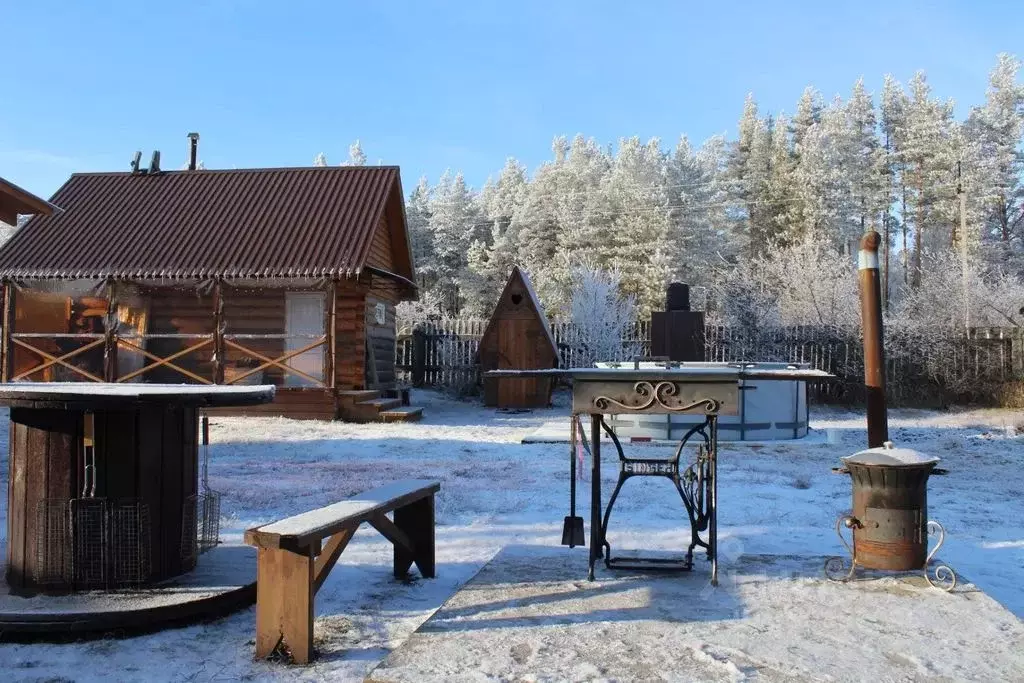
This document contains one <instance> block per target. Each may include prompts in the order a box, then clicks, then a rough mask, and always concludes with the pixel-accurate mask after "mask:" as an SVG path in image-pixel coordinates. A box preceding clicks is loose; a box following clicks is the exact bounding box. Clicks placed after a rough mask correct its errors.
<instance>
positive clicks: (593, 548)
mask: <svg viewBox="0 0 1024 683" xmlns="http://www.w3.org/2000/svg"><path fill="white" fill-rule="evenodd" d="M602 430H604V432H605V433H606V434H607V435H608V436H609V438H610V439H611V441H612V443H613V444H614V445H615V449H616V451H617V452H618V456H619V480H618V482H617V483H616V485H615V490H614V491H613V492H612V495H611V498H610V499H609V500H608V507H607V509H605V510H604V515H603V516H602V514H601V431H602ZM590 434H591V436H590V441H591V451H592V458H591V480H590V481H591V499H590V569H589V572H588V573H587V578H588V580H590V581H593V580H594V565H595V564H596V563H597V560H598V559H602V558H603V559H604V563H605V566H606V567H607V568H609V569H640V570H655V571H659V570H660V571H690V570H692V569H693V549H694V548H695V547H697V546H700V547H702V548H705V549H706V550H707V557H708V559H709V560H710V561H711V585H713V586H717V585H718V552H717V539H718V519H717V518H718V471H717V470H718V415H717V414H715V413H708V414H706V416H705V418H704V421H703V422H702V423H700V424H698V425H696V426H694V427H691V428H690V429H689V430H688V431H687V432H686V434H685V435H684V436H683V438H682V439H681V440H680V442H679V445H678V446H677V447H676V450H675V454H674V455H673V456H672V457H671V458H670V459H668V460H666V459H661V458H627V457H626V455H625V454H624V453H623V451H622V444H621V443H620V442H619V439H618V437H617V436H616V435H615V432H614V431H612V429H611V428H610V427H609V426H608V424H607V423H606V422H605V420H604V416H603V415H600V414H592V415H591V426H590ZM695 436H696V437H700V441H701V443H699V444H698V447H697V459H696V460H695V461H694V462H693V463H692V464H691V465H689V466H688V467H686V468H685V469H682V470H681V469H680V465H679V461H680V458H681V456H682V454H683V451H684V449H685V447H686V446H687V444H688V443H689V442H690V441H691V439H693V438H694V437H695ZM637 476H653V477H665V478H667V479H669V480H671V481H672V483H673V484H674V485H675V487H676V491H678V492H679V497H680V498H681V499H682V501H683V506H684V507H685V508H686V514H687V517H688V518H689V521H690V545H689V547H688V548H687V550H686V556H685V557H683V558H678V559H669V558H659V557H629V558H615V557H613V556H612V548H611V544H610V543H609V542H608V540H607V533H608V522H609V520H610V518H611V514H612V508H613V507H614V505H615V501H616V500H617V499H618V496H619V492H620V491H621V490H622V485H623V484H624V483H625V482H626V480H627V479H630V478H631V477H637ZM702 532H704V533H705V534H706V539H705V538H702V537H701V533H702Z"/></svg>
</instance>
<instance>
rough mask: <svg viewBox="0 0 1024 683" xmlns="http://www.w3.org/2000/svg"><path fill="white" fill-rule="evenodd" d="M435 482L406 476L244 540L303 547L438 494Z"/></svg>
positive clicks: (252, 533)
mask: <svg viewBox="0 0 1024 683" xmlns="http://www.w3.org/2000/svg"><path fill="white" fill-rule="evenodd" d="M440 488H441V484H440V482H438V481H433V480H429V479H405V480H402V481H396V482H392V483H390V484H386V485H384V486H381V487H379V488H375V489H372V490H370V491H364V492H363V493H359V494H356V495H355V496H353V497H352V498H349V499H347V500H343V501H340V502H338V503H334V504H332V505H328V506H327V507H322V508H319V509H316V510H310V511H309V512H303V513H301V514H298V515H294V516H293V517H287V518H285V519H282V520H280V521H277V522H273V523H271V524H266V525H264V526H261V527H257V528H255V529H250V530H248V531H246V532H245V542H246V543H248V544H249V545H255V546H258V547H260V548H271V549H272V548H305V547H309V546H313V545H317V544H318V543H319V541H320V540H322V539H324V538H326V537H328V536H332V535H334V534H336V533H337V532H339V531H341V530H342V529H345V528H346V527H351V526H354V525H358V524H362V523H363V522H367V521H369V520H370V518H372V517H374V516H376V515H378V514H382V513H384V512H388V511H390V510H394V509H395V508H399V507H403V506H404V505H406V504H408V503H410V502H413V501H415V500H419V499H421V498H423V497H425V496H429V495H432V494H434V493H437V491H439V490H440Z"/></svg>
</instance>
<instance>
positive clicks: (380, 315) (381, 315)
mask: <svg viewBox="0 0 1024 683" xmlns="http://www.w3.org/2000/svg"><path fill="white" fill-rule="evenodd" d="M373 318H374V320H376V321H377V324H378V325H384V324H386V323H387V321H388V306H387V304H381V303H378V304H377V306H376V308H375V309H374V312H373Z"/></svg>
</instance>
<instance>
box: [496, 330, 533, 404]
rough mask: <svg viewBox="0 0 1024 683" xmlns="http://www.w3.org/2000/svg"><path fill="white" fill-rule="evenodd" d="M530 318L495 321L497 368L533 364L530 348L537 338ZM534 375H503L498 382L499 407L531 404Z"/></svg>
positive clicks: (503, 368) (524, 366) (523, 366)
mask: <svg viewBox="0 0 1024 683" xmlns="http://www.w3.org/2000/svg"><path fill="white" fill-rule="evenodd" d="M533 326H534V325H533V321H532V320H526V319H522V320H516V319H511V320H508V319H506V320H499V321H498V369H499V370H529V369H533V368H534V367H535V366H536V361H535V360H534V358H533V348H534V344H535V342H536V340H535V339H534V336H535V335H534V334H533V329H532V328H533ZM535 384H536V380H534V379H502V380H499V382H498V407H499V408H532V407H535V406H534V400H533V394H534V393H535V392H534V385H535Z"/></svg>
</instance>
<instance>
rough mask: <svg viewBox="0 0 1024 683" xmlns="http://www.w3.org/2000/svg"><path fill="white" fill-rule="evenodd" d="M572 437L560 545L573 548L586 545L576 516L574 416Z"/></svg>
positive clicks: (581, 524) (574, 417)
mask: <svg viewBox="0 0 1024 683" xmlns="http://www.w3.org/2000/svg"><path fill="white" fill-rule="evenodd" d="M571 432H572V436H571V438H570V443H569V516H568V517H566V518H565V521H564V522H562V545H567V546H569V547H570V548H575V547H576V546H578V545H581V546H585V545H586V544H587V541H586V536H585V535H584V533H583V518H582V517H577V516H576V416H575V415H574V416H573V418H572V430H571Z"/></svg>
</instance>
